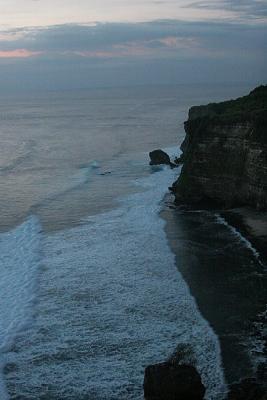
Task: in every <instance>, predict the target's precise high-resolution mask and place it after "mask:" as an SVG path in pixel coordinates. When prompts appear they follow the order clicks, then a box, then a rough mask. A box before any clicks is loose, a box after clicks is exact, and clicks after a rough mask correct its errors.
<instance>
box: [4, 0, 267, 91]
mask: <svg viewBox="0 0 267 400" xmlns="http://www.w3.org/2000/svg"><path fill="white" fill-rule="evenodd" d="M266 27H267V0H207V1H206V0H203V1H194V0H192V1H190V0H135V1H132V0H0V89H1V90H16V89H18V90H24V89H68V88H84V87H95V86H118V85H134V84H145V83H151V84H153V83H215V82H218V83H219V82H251V83H254V82H255V83H261V82H265V81H266V77H267V73H266V71H267V43H266V42H267V32H266V31H267V28H266Z"/></svg>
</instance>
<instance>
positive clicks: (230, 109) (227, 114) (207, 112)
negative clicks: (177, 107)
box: [189, 85, 267, 122]
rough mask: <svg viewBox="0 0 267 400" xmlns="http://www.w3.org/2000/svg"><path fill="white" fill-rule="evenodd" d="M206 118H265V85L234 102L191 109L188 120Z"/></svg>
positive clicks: (266, 96) (266, 116)
mask: <svg viewBox="0 0 267 400" xmlns="http://www.w3.org/2000/svg"><path fill="white" fill-rule="evenodd" d="M203 117H208V118H209V119H210V118H212V119H216V120H220V121H226V122H229V121H231V120H234V119H235V120H241V119H242V120H250V119H254V118H255V117H256V118H257V117H261V118H262V117H264V119H265V118H267V85H262V86H259V87H257V88H256V89H254V90H252V92H250V93H249V94H248V95H247V96H244V97H239V98H238V99H236V100H229V101H224V102H221V103H211V104H208V105H206V106H198V107H192V108H191V109H190V111H189V120H192V119H196V118H203Z"/></svg>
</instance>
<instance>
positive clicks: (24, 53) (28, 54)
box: [0, 49, 42, 58]
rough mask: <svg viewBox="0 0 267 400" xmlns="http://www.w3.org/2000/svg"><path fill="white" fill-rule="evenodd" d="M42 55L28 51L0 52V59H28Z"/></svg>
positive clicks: (38, 52)
mask: <svg viewBox="0 0 267 400" xmlns="http://www.w3.org/2000/svg"><path fill="white" fill-rule="evenodd" d="M39 54H42V52H41V51H30V50H27V49H16V50H0V58H28V57H33V56H38V55H39Z"/></svg>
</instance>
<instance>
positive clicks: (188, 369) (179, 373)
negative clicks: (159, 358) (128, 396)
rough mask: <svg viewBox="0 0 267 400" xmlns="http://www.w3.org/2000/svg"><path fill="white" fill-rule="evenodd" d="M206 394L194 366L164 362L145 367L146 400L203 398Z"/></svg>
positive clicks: (190, 399)
mask: <svg viewBox="0 0 267 400" xmlns="http://www.w3.org/2000/svg"><path fill="white" fill-rule="evenodd" d="M204 395H205V387H204V386H203V384H202V382H201V378H200V375H199V373H198V372H197V370H196V369H195V368H194V367H192V366H189V365H175V364H173V363H171V362H164V363H160V364H155V365H150V366H148V367H147V368H146V369H145V378H144V397H145V399H146V400H202V399H203V398H204Z"/></svg>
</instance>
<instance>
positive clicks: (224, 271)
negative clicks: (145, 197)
mask: <svg viewBox="0 0 267 400" xmlns="http://www.w3.org/2000/svg"><path fill="white" fill-rule="evenodd" d="M162 217H163V218H164V219H165V221H166V227H165V229H166V233H167V236H168V239H169V243H170V246H171V248H172V251H173V252H174V253H175V255H176V263H177V268H178V269H179V271H180V272H181V273H182V275H183V277H184V279H185V280H186V282H187V284H188V286H189V287H190V290H191V293H192V295H193V296H194V297H195V299H196V302H197V304H198V307H199V309H200V311H201V313H202V315H203V316H204V318H206V319H207V320H208V321H209V323H210V325H211V326H212V328H213V329H214V331H215V333H216V334H217V335H218V337H219V339H220V343H221V351H222V359H223V366H224V370H225V376H226V380H227V382H228V383H229V384H231V383H233V382H236V381H238V380H239V379H241V378H244V377H252V376H254V375H255V371H256V369H257V365H258V364H259V363H260V362H261V361H262V359H263V358H264V356H266V354H265V355H264V345H263V343H264V333H263V331H262V330H261V327H262V325H259V324H257V322H258V321H259V315H261V314H262V313H264V312H265V309H266V302H267V274H266V271H264V269H263V267H262V265H260V263H259V261H258V260H257V259H255V256H254V255H253V253H252V252H251V251H250V250H249V248H246V246H244V243H242V241H240V240H239V239H238V237H237V236H234V235H233V234H232V233H231V231H230V230H229V228H228V227H227V226H225V225H223V224H220V223H218V221H217V220H216V218H215V214H213V213H212V212H207V211H200V212H198V211H196V210H195V211H193V210H191V211H190V210H187V211H186V210H181V209H179V208H177V207H175V206H173V205H172V198H171V196H169V197H168V196H167V198H166V207H165V209H164V210H163V211H162ZM250 218H251V217H250ZM260 227H262V224H258V229H260Z"/></svg>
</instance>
